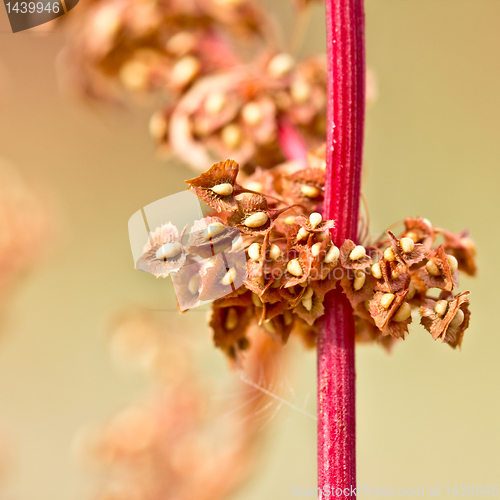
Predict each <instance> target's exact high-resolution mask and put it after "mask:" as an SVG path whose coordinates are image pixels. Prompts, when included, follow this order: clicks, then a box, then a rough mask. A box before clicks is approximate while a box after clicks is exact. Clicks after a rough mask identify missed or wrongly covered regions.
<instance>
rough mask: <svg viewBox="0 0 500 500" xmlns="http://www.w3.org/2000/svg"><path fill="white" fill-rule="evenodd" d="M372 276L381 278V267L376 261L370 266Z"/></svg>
mask: <svg viewBox="0 0 500 500" xmlns="http://www.w3.org/2000/svg"><path fill="white" fill-rule="evenodd" d="M372 276H373V277H374V278H376V279H378V280H379V279H381V278H382V269H381V268H380V264H379V263H378V262H376V263H375V264H373V266H372Z"/></svg>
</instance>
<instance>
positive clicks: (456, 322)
mask: <svg viewBox="0 0 500 500" xmlns="http://www.w3.org/2000/svg"><path fill="white" fill-rule="evenodd" d="M464 319H465V314H464V312H463V311H462V309H459V310H458V311H457V314H455V317H454V318H453V319H452V320H451V321H450V327H452V328H456V327H457V326H460V325H461V324H462V323H463V322H464Z"/></svg>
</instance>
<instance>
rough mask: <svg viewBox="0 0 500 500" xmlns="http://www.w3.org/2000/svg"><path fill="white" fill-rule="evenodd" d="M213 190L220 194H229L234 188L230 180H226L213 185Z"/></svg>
mask: <svg viewBox="0 0 500 500" xmlns="http://www.w3.org/2000/svg"><path fill="white" fill-rule="evenodd" d="M211 189H212V191H213V192H214V193H215V194H218V195H220V196H229V195H230V194H233V191H234V188H233V186H232V185H231V184H229V182H224V183H223V184H217V185H215V186H213V187H212V188H211Z"/></svg>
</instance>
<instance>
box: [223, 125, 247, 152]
mask: <svg viewBox="0 0 500 500" xmlns="http://www.w3.org/2000/svg"><path fill="white" fill-rule="evenodd" d="M221 139H222V142H223V143H224V145H225V146H226V147H228V148H229V149H238V147H239V146H240V145H241V141H242V140H243V133H242V132H241V128H240V127H239V126H238V125H236V124H235V123H230V124H229V125H226V126H225V127H224V128H223V129H222V132H221Z"/></svg>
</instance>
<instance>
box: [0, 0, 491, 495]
mask: <svg viewBox="0 0 500 500" xmlns="http://www.w3.org/2000/svg"><path fill="white" fill-rule="evenodd" d="M274 3H275V4H277V2H274ZM274 7H275V6H274V5H273V8H274ZM366 7H367V30H368V33H367V35H368V40H367V41H368V61H369V65H370V67H371V68H373V69H374V70H375V71H376V72H377V75H378V80H379V87H380V97H379V100H378V102H377V103H376V105H375V106H373V107H372V108H371V109H370V110H369V115H368V124H367V125H368V127H367V140H366V170H365V182H364V192H365V194H366V197H367V199H368V203H369V206H370V212H371V218H372V230H373V231H374V232H379V231H382V230H383V229H384V228H385V227H386V226H387V225H388V224H390V223H392V222H394V221H396V220H399V219H402V218H403V217H405V216H407V215H420V216H424V217H428V218H429V219H430V220H432V221H433V222H435V223H436V224H438V225H440V226H444V227H448V228H450V229H452V230H456V231H458V230H460V229H462V228H464V227H469V228H471V229H472V233H473V236H474V238H475V239H476V241H477V243H478V246H479V249H480V253H479V266H480V275H479V277H478V279H476V280H471V279H465V278H464V279H463V283H462V287H463V288H464V287H467V288H471V289H472V291H473V295H472V299H471V302H472V311H473V318H472V325H471V328H470V330H469V331H468V333H467V336H466V338H465V342H464V345H463V349H462V352H454V351H452V350H451V349H450V348H448V347H447V346H442V345H439V344H438V343H434V342H433V341H432V340H431V338H430V335H429V334H428V333H427V332H425V331H424V330H423V329H422V328H421V327H419V326H418V324H414V325H413V327H412V328H411V335H410V337H409V338H408V340H407V341H406V342H405V343H404V344H402V345H400V346H398V347H397V348H396V349H395V352H394V354H393V355H392V356H387V355H386V354H385V353H384V352H382V351H381V350H380V349H378V348H375V347H361V348H359V349H358V351H357V369H358V378H357V384H358V407H357V408H358V482H359V483H360V484H367V485H370V486H372V487H377V486H378V487H381V486H384V485H385V486H386V487H392V488H394V489H396V488H399V487H425V490H426V491H425V493H426V496H427V495H428V487H429V485H430V484H433V485H434V486H436V485H438V484H439V485H441V492H442V493H443V489H444V487H445V486H446V485H454V484H466V485H468V484H474V485H476V484H481V485H483V486H486V485H488V484H489V485H492V484H500V430H499V425H498V421H499V418H498V413H499V411H500V403H499V396H498V394H499V385H500V369H499V363H498V357H499V352H500V332H499V331H498V330H499V327H498V323H499V318H498V315H499V313H500V308H499V307H498V304H497V300H499V299H498V284H497V280H498V276H499V270H500V266H499V264H498V248H499V246H500V236H499V232H498V219H497V217H498V216H499V210H498V201H499V199H500V196H499V194H498V187H499V181H500V173H499V169H498V165H499V164H500V63H499V56H498V54H499V52H500V30H499V20H500V2H499V1H498V0H413V1H410V0H368V1H367V6H366ZM281 8H282V7H278V10H279V9H281ZM0 10H1V11H2V14H1V16H2V17H1V24H0V30H2V31H3V32H2V33H0V63H1V65H2V67H3V68H2V71H1V75H2V87H3V91H2V92H1V93H0V156H1V157H4V158H7V159H9V160H12V161H13V162H15V164H16V165H17V166H18V167H19V169H20V170H21V172H22V173H23V174H24V176H25V177H26V178H27V179H28V180H30V181H32V182H34V183H38V182H41V183H43V184H48V185H50V186H51V187H52V189H53V190H54V191H55V192H56V193H57V196H58V199H59V204H60V206H61V211H62V213H63V214H64V221H63V223H64V225H65V226H64V230H63V234H62V238H61V240H60V241H59V242H58V243H57V249H56V255H55V256H54V257H53V258H52V260H50V261H49V263H48V264H47V265H45V266H44V267H42V268H40V269H39V270H38V271H37V272H36V273H35V274H34V275H33V276H31V277H30V278H29V279H28V280H26V282H25V283H24V286H23V287H22V288H21V289H20V290H19V293H18V294H17V295H16V297H15V300H14V302H13V304H12V306H11V307H10V308H9V321H8V322H7V324H6V326H5V327H4V330H5V331H4V333H3V339H2V343H1V346H0V347H1V348H0V423H1V425H0V427H3V429H4V433H6V434H7V435H8V436H9V438H10V442H11V444H12V450H13V455H14V458H15V462H14V463H13V465H12V472H11V476H10V481H9V485H8V493H7V495H6V498H9V499H19V500H27V499H30V500H69V499H79V498H84V497H85V491H86V488H87V484H88V476H86V475H85V473H84V471H83V470H82V469H81V468H80V467H79V465H78V463H77V462H76V461H75V460H74V459H73V458H72V453H71V445H72V441H73V438H74V436H75V433H76V432H77V431H78V430H79V429H80V428H81V427H82V426H83V425H85V424H87V423H89V422H98V421H100V420H101V419H103V418H104V417H106V416H108V415H110V414H111V413H112V412H113V411H115V410H116V409H117V408H119V407H120V406H121V405H123V404H125V403H126V402H127V401H129V400H131V399H132V398H134V397H135V396H136V395H138V394H140V391H141V389H142V387H143V386H144V381H143V380H142V379H141V378H140V377H135V376H134V377H133V376H125V375H123V374H120V373H118V372H117V371H116V370H115V369H114V368H113V366H112V364H111V361H110V358H109V354H108V351H107V347H106V342H105V338H104V334H103V331H104V329H103V324H104V322H105V320H106V318H107V317H108V316H109V314H110V313H111V312H112V311H114V310H117V309H119V308H120V307H123V306H124V305H126V304H133V303H137V302H143V303H147V304H153V305H156V306H158V305H159V306H160V307H161V306H172V305H173V296H172V294H171V290H169V288H168V286H167V285H166V284H165V283H164V282H160V281H155V280H153V279H150V276H148V275H145V274H141V273H138V272H136V271H134V269H133V265H132V259H131V256H130V253H129V247H128V235H127V220H128V218H129V216H130V215H131V214H132V213H133V212H135V211H136V210H137V209H138V208H140V207H141V206H143V205H145V204H148V203H150V202H152V201H154V200H156V199H158V198H161V197H163V196H166V195H168V194H170V193H174V192H176V191H179V190H181V189H183V188H184V184H183V179H185V178H186V177H187V176H189V175H190V172H189V171H188V170H187V169H185V168H183V167H181V166H178V165H177V166H176V165H174V164H173V163H170V164H164V163H161V162H160V161H158V160H157V159H155V158H154V155H153V148H152V145H151V142H150V140H149V138H148V135H147V113H146V112H144V111H138V109H137V108H132V109H131V110H129V111H122V112H114V113H113V112H103V111H97V110H94V111H92V110H89V109H87V108H85V107H84V106H83V105H81V104H77V103H75V102H74V101H71V100H70V99H68V98H65V97H63V96H62V95H61V94H60V93H59V91H58V89H57V83H56V76H55V70H54V61H55V58H56V56H57V53H58V50H59V48H60V47H61V45H62V44H63V38H62V36H61V35H58V34H52V35H48V36H45V37H39V36H36V35H33V34H29V33H24V34H17V35H12V34H9V33H8V25H7V24H6V23H7V20H6V16H5V13H4V11H3V9H0ZM77 10H78V9H76V10H75V14H76V12H77ZM283 10H285V9H283ZM284 15H285V20H286V22H288V21H289V15H288V14H286V13H285V14H284ZM312 21H313V26H314V29H313V30H312V33H311V34H310V36H309V38H308V40H307V50H310V51H314V50H316V51H317V50H321V48H322V47H323V45H324V28H323V17H322V12H321V8H318V9H317V10H316V11H315V14H314V16H313V20H312ZM0 230H1V228H0ZM33 251H34V252H36V249H33ZM163 314H170V316H171V319H170V320H171V322H172V328H174V329H182V330H185V331H186V335H191V333H190V332H189V330H191V331H192V332H193V335H197V336H198V337H199V339H200V342H204V343H205V344H206V350H207V353H208V352H210V356H211V358H210V359H211V360H212V361H211V362H212V364H213V366H214V367H216V368H218V369H219V368H220V367H221V366H223V363H224V360H223V359H222V356H220V355H219V354H218V353H212V351H211V347H210V342H209V340H208V338H207V335H206V332H205V327H204V319H203V318H204V314H203V313H199V312H198V313H197V312H193V313H190V315H185V316H183V317H182V318H179V317H178V316H177V314H176V313H163ZM296 350H297V352H298V353H299V354H298V355H297V356H296V358H295V359H294V362H293V370H292V373H291V376H290V385H291V387H292V388H293V389H294V390H295V392H296V401H297V402H298V403H299V404H302V403H303V402H304V399H305V398H306V396H307V394H310V396H311V400H310V402H309V403H308V404H307V409H308V411H310V412H312V413H314V411H315V408H314V402H313V401H314V393H315V359H314V353H306V354H304V353H302V354H300V349H296ZM290 400H291V401H292V400H293V398H292V396H291V395H290ZM270 429H271V438H270V440H269V445H268V447H267V448H266V450H265V453H264V455H263V458H262V461H261V463H260V467H259V471H258V474H257V475H256V476H255V477H254V479H253V480H252V481H251V482H250V483H249V484H248V486H247V487H246V489H245V490H244V491H242V492H241V493H240V494H238V495H236V497H235V498H237V499H238V500H250V499H252V500H253V499H264V500H267V499H275V500H282V499H286V498H289V497H290V493H291V490H290V488H291V485H293V484H296V485H299V486H300V487H312V486H315V484H316V480H315V466H316V465H315V446H316V445H315V439H316V438H315V423H314V421H313V420H311V419H308V418H307V417H305V416H304V415H302V414H300V413H298V412H294V411H293V410H291V409H283V410H282V411H281V413H280V414H279V415H278V416H277V417H276V418H275V419H274V421H273V422H272V423H271V425H270Z"/></svg>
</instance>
